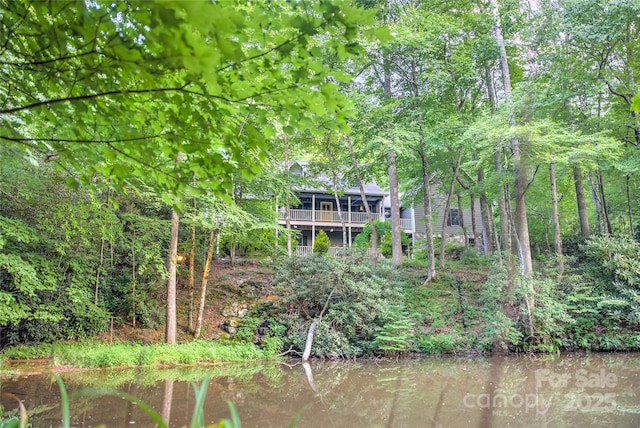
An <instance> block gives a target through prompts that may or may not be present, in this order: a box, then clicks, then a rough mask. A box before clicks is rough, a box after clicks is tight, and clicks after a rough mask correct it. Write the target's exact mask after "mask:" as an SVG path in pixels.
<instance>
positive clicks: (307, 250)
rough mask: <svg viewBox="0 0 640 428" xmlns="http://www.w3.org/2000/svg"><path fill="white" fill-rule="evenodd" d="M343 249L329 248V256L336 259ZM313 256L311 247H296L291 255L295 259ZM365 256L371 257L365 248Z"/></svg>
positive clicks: (379, 254)
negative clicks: (295, 257)
mask: <svg viewBox="0 0 640 428" xmlns="http://www.w3.org/2000/svg"><path fill="white" fill-rule="evenodd" d="M344 250H345V248H343V247H329V255H330V256H332V257H338V256H340V255H341V254H342V253H343V252H344ZM347 250H348V251H353V249H351V248H347ZM311 254H313V247H310V246H302V245H298V246H296V247H294V249H293V255H294V256H297V257H308V256H310V255H311ZM367 256H368V257H371V248H367ZM378 257H381V253H380V251H378Z"/></svg>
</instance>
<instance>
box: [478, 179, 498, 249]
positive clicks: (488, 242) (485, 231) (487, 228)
mask: <svg viewBox="0 0 640 428" xmlns="http://www.w3.org/2000/svg"><path fill="white" fill-rule="evenodd" d="M478 186H479V187H480V189H481V190H480V198H479V199H480V217H481V218H482V249H483V253H484V254H488V255H491V254H493V248H494V247H493V245H494V238H495V236H494V233H493V228H492V227H491V225H492V223H493V222H490V221H489V207H488V202H487V194H486V193H485V192H484V189H483V187H482V186H484V171H483V170H482V168H478Z"/></svg>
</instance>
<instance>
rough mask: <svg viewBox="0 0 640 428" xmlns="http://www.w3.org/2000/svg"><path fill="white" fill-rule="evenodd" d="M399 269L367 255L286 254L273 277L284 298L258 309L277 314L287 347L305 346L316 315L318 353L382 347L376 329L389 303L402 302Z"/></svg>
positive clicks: (277, 291)
mask: <svg viewBox="0 0 640 428" xmlns="http://www.w3.org/2000/svg"><path fill="white" fill-rule="evenodd" d="M397 272H398V271H397V270H396V269H394V268H393V267H390V266H389V265H387V264H386V263H377V264H376V265H373V264H371V262H370V260H369V259H368V258H366V257H362V256H359V255H357V254H349V255H345V256H343V257H338V258H322V257H318V256H315V255H314V256H312V257H306V258H294V259H290V260H286V261H285V262H284V264H283V265H282V266H280V267H279V269H278V273H277V274H276V276H275V277H274V278H273V280H272V284H273V291H274V294H276V295H278V297H279V298H278V300H276V301H275V302H269V303H268V304H265V305H263V306H262V307H261V308H259V309H258V312H259V313H260V318H261V319H265V318H266V319H275V321H276V324H278V325H279V326H281V328H282V338H283V343H284V349H287V348H288V347H290V346H293V348H294V349H296V350H298V351H300V352H301V351H302V350H303V348H304V344H305V341H306V337H307V330H308V328H309V325H310V324H311V322H312V320H317V319H318V318H319V317H320V314H321V313H323V310H324V309H325V307H326V310H325V312H324V313H323V318H322V322H321V323H319V324H318V327H317V331H316V337H315V339H314V344H313V348H312V352H313V355H315V356H319V357H327V358H335V357H338V356H355V355H364V354H373V353H375V352H379V349H378V347H379V346H382V345H383V342H382V339H380V340H379V341H378V342H376V343H375V344H374V340H375V337H376V334H378V335H381V333H382V332H383V330H381V328H382V327H383V326H384V325H385V320H386V319H387V317H388V314H389V308H392V307H394V305H395V306H398V307H402V288H401V285H400V284H399V283H398V281H397Z"/></svg>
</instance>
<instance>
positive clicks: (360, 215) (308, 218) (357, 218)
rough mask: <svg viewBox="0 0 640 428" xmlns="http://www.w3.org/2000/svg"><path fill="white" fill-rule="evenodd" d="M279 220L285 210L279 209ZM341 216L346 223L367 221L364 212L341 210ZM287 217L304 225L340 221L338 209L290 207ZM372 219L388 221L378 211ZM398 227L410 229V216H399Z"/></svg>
mask: <svg viewBox="0 0 640 428" xmlns="http://www.w3.org/2000/svg"><path fill="white" fill-rule="evenodd" d="M279 215H280V222H284V220H285V212H284V211H280V212H279ZM342 218H343V219H344V222H345V223H346V224H347V225H351V226H358V227H363V226H364V225H365V224H366V223H367V221H368V220H367V213H365V212H361V211H359V212H343V213H342ZM289 219H290V220H291V223H292V224H306V225H312V224H315V225H319V226H322V225H326V226H336V227H338V226H340V225H341V224H342V222H341V221H340V215H339V213H338V211H319V210H315V211H314V210H300V209H290V210H289ZM373 219H374V220H381V221H390V219H386V218H385V217H384V215H382V214H379V213H374V214H373ZM400 228H401V229H402V230H404V231H408V232H410V231H412V230H413V227H412V223H411V219H410V218H401V219H400Z"/></svg>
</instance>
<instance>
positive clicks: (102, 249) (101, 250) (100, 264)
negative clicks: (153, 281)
mask: <svg viewBox="0 0 640 428" xmlns="http://www.w3.org/2000/svg"><path fill="white" fill-rule="evenodd" d="M110 200H111V187H108V188H107V199H106V201H105V206H106V207H107V209H109V203H110ZM100 235H102V233H100ZM105 241H106V240H105V239H104V237H102V236H101V237H100V258H99V262H98V269H96V286H95V290H94V293H93V304H94V305H98V290H99V289H100V272H101V271H102V266H103V265H104V243H105ZM112 262H113V257H112Z"/></svg>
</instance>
